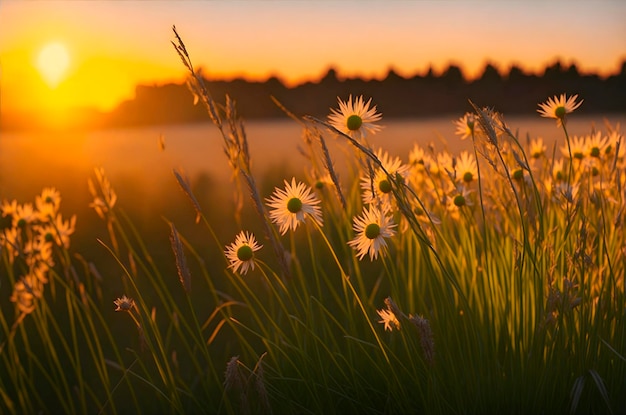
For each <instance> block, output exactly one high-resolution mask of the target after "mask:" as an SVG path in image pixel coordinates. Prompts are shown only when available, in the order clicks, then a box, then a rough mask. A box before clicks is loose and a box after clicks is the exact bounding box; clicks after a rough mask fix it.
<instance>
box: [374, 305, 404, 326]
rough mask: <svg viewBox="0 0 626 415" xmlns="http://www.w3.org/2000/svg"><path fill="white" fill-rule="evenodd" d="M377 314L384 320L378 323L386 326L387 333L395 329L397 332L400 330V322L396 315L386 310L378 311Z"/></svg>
mask: <svg viewBox="0 0 626 415" xmlns="http://www.w3.org/2000/svg"><path fill="white" fill-rule="evenodd" d="M376 312H377V313H378V315H379V316H380V318H382V320H378V322H379V323H381V324H384V325H385V331H386V330H389V331H393V329H394V328H395V329H396V330H400V322H399V321H398V319H397V318H396V315H395V314H393V313H392V312H391V311H389V310H385V309H382V310H376Z"/></svg>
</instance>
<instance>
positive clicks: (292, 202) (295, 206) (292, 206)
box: [287, 197, 302, 213]
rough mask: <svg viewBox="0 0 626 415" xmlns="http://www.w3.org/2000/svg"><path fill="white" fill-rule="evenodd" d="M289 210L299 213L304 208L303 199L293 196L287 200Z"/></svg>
mask: <svg viewBox="0 0 626 415" xmlns="http://www.w3.org/2000/svg"><path fill="white" fill-rule="evenodd" d="M287 210H288V211H290V212H291V213H298V212H300V211H301V210H302V201H301V200H300V199H298V198H297V197H292V198H291V199H289V201H288V202H287Z"/></svg>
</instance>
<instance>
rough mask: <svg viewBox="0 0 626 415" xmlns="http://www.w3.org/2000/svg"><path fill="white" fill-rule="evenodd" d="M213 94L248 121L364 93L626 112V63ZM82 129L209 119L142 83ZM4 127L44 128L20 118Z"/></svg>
mask: <svg viewBox="0 0 626 415" xmlns="http://www.w3.org/2000/svg"><path fill="white" fill-rule="evenodd" d="M205 82H206V85H207V86H208V89H209V90H210V92H211V94H212V96H213V98H214V99H215V100H216V101H218V102H220V103H223V102H224V97H225V95H226V94H228V95H229V96H230V97H231V98H233V99H234V100H235V101H236V103H237V108H238V111H239V114H240V115H241V116H242V117H243V118H245V119H254V118H279V117H285V114H284V112H283V111H282V110H281V109H280V108H278V106H277V105H276V104H275V103H274V102H273V101H272V99H271V97H272V96H273V97H275V98H276V99H277V100H278V101H279V102H281V103H282V104H283V105H284V106H285V107H286V108H287V109H289V110H290V111H291V112H293V113H294V114H296V115H298V116H300V115H305V114H306V115H313V116H317V117H325V116H326V115H327V114H328V113H329V111H330V108H331V107H337V97H340V98H341V99H343V100H346V99H347V98H348V96H349V95H350V94H352V95H353V96H358V95H363V96H364V97H365V98H366V99H368V98H370V97H371V98H373V100H372V102H373V103H374V104H375V105H376V106H377V109H378V111H379V112H381V113H382V114H383V116H384V117H385V118H386V119H389V118H410V117H411V118H415V117H431V116H434V115H450V116H453V117H460V116H462V115H463V114H464V113H465V112H467V111H470V110H471V106H470V104H469V100H471V101H473V102H474V103H476V104H477V105H479V106H481V107H482V106H488V107H492V108H494V109H495V110H497V111H499V112H502V113H505V114H534V113H536V110H537V104H538V103H540V102H544V101H546V99H547V98H549V97H552V96H554V95H559V94H562V93H566V94H568V95H573V94H578V95H579V99H584V104H583V105H582V106H581V107H580V109H578V110H577V112H579V113H587V114H592V113H601V114H609V113H620V112H626V60H625V61H623V62H622V64H621V67H620V69H619V71H618V72H617V73H614V74H612V75H610V76H607V77H600V76H598V75H597V74H589V73H581V72H580V71H579V70H578V68H577V67H576V65H574V64H572V65H568V66H567V65H563V64H561V63H560V62H559V61H557V62H555V63H554V64H552V65H549V66H547V67H546V68H545V69H544V70H543V73H541V74H539V75H538V74H531V73H527V72H525V71H523V70H522V69H521V68H520V67H518V66H513V67H511V69H510V70H509V71H508V73H502V72H500V71H499V70H498V68H496V67H495V66H493V65H491V64H487V65H485V68H484V70H483V73H482V75H481V76H479V77H478V78H476V79H474V80H471V81H470V80H468V79H466V77H465V76H464V75H463V71H462V69H461V68H460V67H459V66H456V65H450V66H448V68H447V69H446V70H444V71H443V72H442V73H441V74H438V75H436V74H434V72H433V71H432V69H431V70H429V71H428V72H427V73H426V74H423V75H415V76H412V77H406V78H405V77H402V76H400V75H399V74H397V73H396V72H394V71H393V70H389V72H388V73H387V76H386V77H385V78H384V79H381V80H378V79H372V80H364V79H360V78H348V79H340V78H339V77H338V76H337V72H336V71H335V70H334V69H332V68H331V69H329V70H328V72H327V73H326V75H325V76H323V77H322V78H321V79H320V80H319V81H316V82H306V83H303V84H300V85H297V86H295V87H291V88H289V87H286V86H285V85H284V84H283V83H282V82H281V80H280V79H278V78H276V77H272V78H269V79H267V80H266V81H263V82H254V81H248V80H245V79H234V80H228V81H226V80H210V79H205ZM76 115H77V116H76V117H74V119H75V120H76V122H75V125H73V126H74V127H86V128H107V127H124V126H140V125H150V124H174V123H189V122H201V121H207V120H208V116H207V113H206V110H205V108H204V107H203V105H202V104H198V105H194V104H193V97H192V94H191V92H190V91H189V90H188V88H187V86H186V84H185V83H180V84H177V83H170V84H165V85H153V86H146V85H139V86H137V87H136V91H135V97H134V98H133V99H131V100H127V101H124V102H122V103H120V104H119V105H118V106H117V107H116V108H115V109H114V110H113V111H111V112H109V113H97V112H95V111H90V110H86V111H84V112H82V113H80V114H78V113H77V114H76ZM7 121H9V120H7V119H6V117H5V119H4V122H3V123H2V124H3V127H4V128H6V127H9V128H11V127H17V128H20V127H26V128H28V127H36V126H34V125H33V124H32V122H33V120H32V119H29V120H25V121H26V123H23V122H20V121H19V120H17V119H14V120H13V121H14V122H10V121H9V122H7Z"/></svg>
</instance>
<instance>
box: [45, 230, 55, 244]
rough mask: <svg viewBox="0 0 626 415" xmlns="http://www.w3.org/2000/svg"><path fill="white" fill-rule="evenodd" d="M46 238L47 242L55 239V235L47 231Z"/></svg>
mask: <svg viewBox="0 0 626 415" xmlns="http://www.w3.org/2000/svg"><path fill="white" fill-rule="evenodd" d="M44 240H45V241H46V242H53V241H54V235H53V234H52V232H46V234H45V235H44Z"/></svg>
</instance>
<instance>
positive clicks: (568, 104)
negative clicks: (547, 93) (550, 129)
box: [537, 94, 583, 127]
mask: <svg viewBox="0 0 626 415" xmlns="http://www.w3.org/2000/svg"><path fill="white" fill-rule="evenodd" d="M576 98H578V95H574V96H571V97H569V98H567V97H566V95H565V94H561V96H560V97H557V96H556V95H555V96H554V97H552V98H549V99H548V102H546V103H542V104H539V107H540V109H538V110H537V112H539V114H540V115H541V116H542V117H546V118H555V119H556V125H557V126H559V127H560V126H561V125H563V124H564V123H565V115H566V114H569V113H570V112H573V111H574V110H575V109H576V108H578V107H580V104H582V103H583V100H580V102H576Z"/></svg>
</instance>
